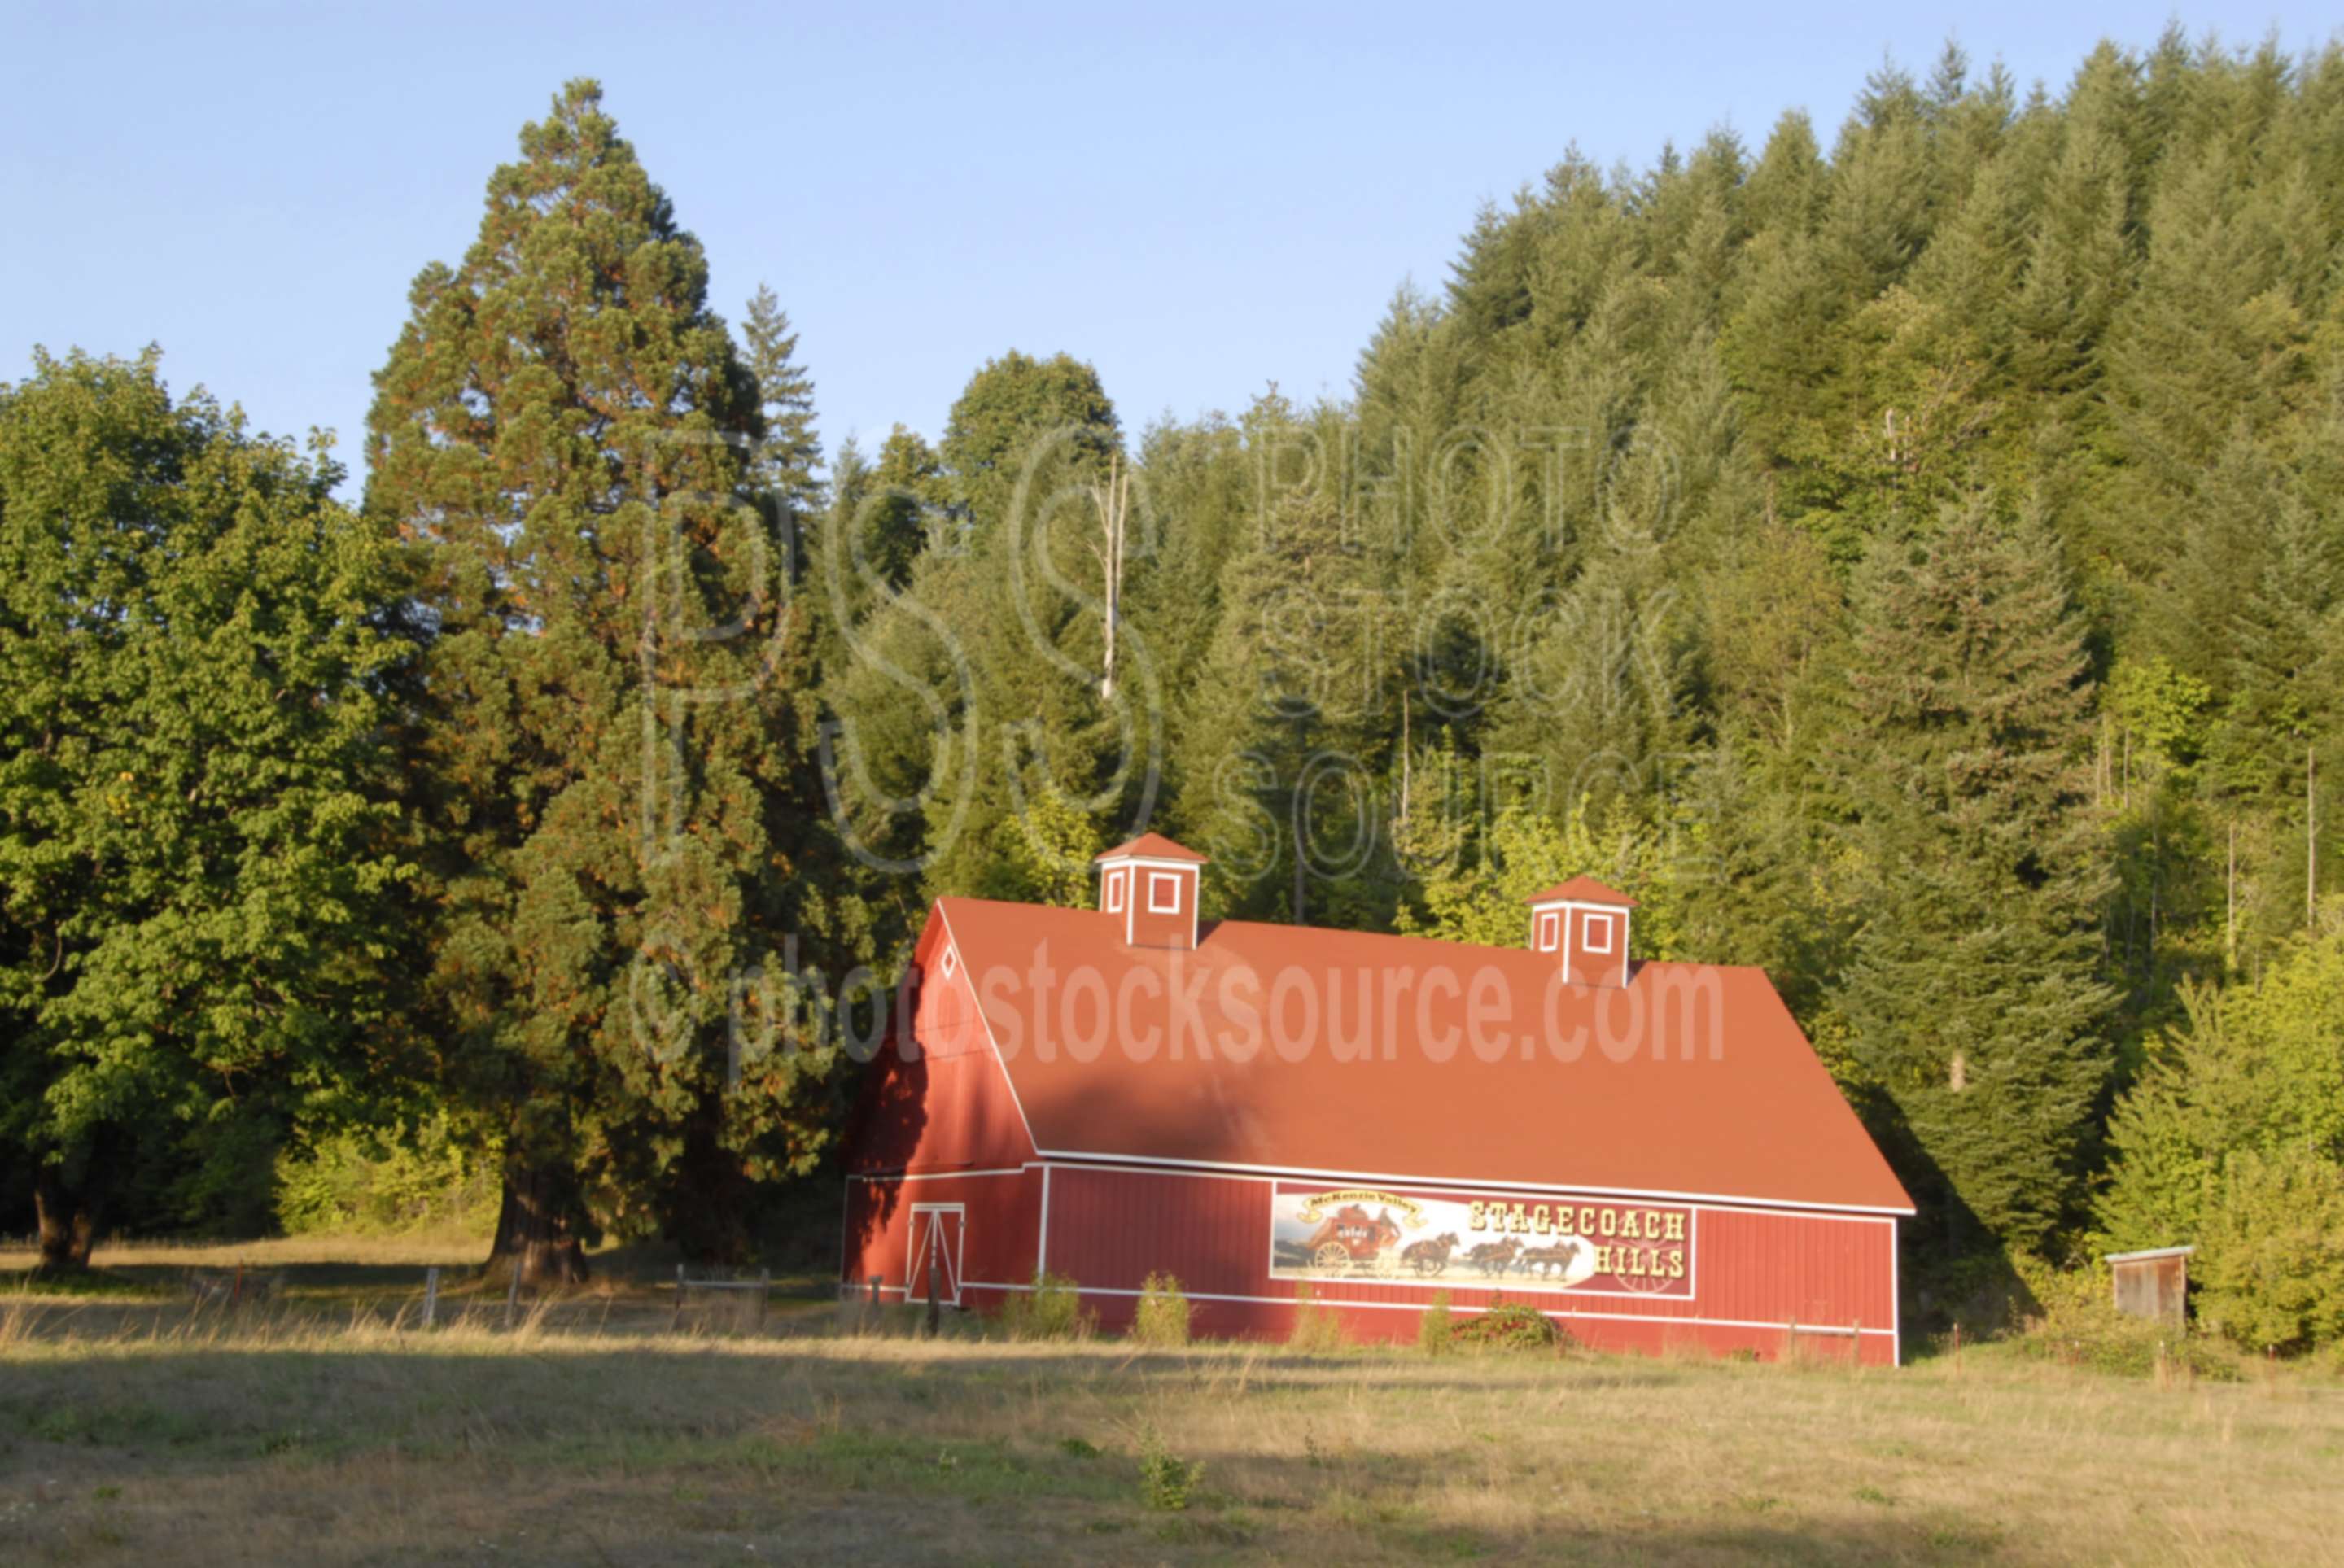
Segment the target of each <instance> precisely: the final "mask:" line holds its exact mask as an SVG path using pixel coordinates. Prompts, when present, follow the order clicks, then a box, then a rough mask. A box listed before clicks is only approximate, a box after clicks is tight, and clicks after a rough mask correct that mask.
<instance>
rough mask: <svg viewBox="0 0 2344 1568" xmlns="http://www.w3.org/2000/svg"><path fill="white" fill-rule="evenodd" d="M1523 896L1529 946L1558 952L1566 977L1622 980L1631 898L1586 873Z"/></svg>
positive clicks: (1585, 981) (1590, 981)
mask: <svg viewBox="0 0 2344 1568" xmlns="http://www.w3.org/2000/svg"><path fill="white" fill-rule="evenodd" d="M1529 902H1530V906H1531V950H1532V951H1534V952H1541V953H1555V954H1558V955H1560V957H1561V962H1562V976H1563V979H1564V980H1566V981H1568V982H1569V983H1570V984H1571V985H1604V986H1624V985H1626V984H1627V983H1628V978H1629V975H1630V974H1631V972H1632V971H1631V970H1630V969H1629V967H1628V922H1629V920H1631V919H1632V913H1633V911H1634V910H1635V908H1636V900H1633V899H1632V898H1630V897H1629V896H1628V895H1627V894H1625V893H1623V892H1621V891H1620V890H1618V889H1616V888H1607V887H1605V886H1604V885H1603V884H1602V883H1601V882H1599V881H1597V880H1596V879H1594V878H1592V877H1573V878H1571V880H1569V881H1567V882H1559V883H1557V884H1556V885H1555V886H1553V887H1551V888H1549V889H1548V890H1546V891H1545V892H1543V893H1537V894H1533V895H1532V896H1531V899H1530V900H1529Z"/></svg>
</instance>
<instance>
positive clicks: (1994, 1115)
mask: <svg viewBox="0 0 2344 1568" xmlns="http://www.w3.org/2000/svg"><path fill="white" fill-rule="evenodd" d="M2046 554H2047V544H2046V540H2045V539H2044V538H2043V536H2042V535H2041V533H2040V531H2039V530H2038V529H2036V528H2029V527H2026V526H2023V525H2022V526H2020V527H2017V528H2010V527H2005V526H2002V525H1998V524H1997V523H1996V522H1995V520H1994V519H1993V518H1992V517H1991V516H1990V515H1989V513H1988V511H1987V508H1985V505H1984V504H1983V503H1982V502H1977V501H1973V502H1972V503H1971V504H1970V505H1968V506H1966V507H1965V508H1961V509H1959V510H1956V511H1950V512H1949V513H1948V514H1947V515H1946V516H1945V518H1944V519H1943V520H1942V521H1941V522H1940V523H1939V524H1938V526H1937V527H1935V528H1933V529H1931V530H1930V531H1929V532H1928V533H1927V534H1926V535H1925V537H1924V538H1921V539H1919V540H1917V541H1913V542H1905V541H1883V542H1882V543H1881V544H1880V545H1878V546H1876V547H1874V551H1873V554H1872V556H1871V558H1869V559H1868V560H1867V562H1866V571H1865V574H1864V581H1863V584H1862V591H1861V596H1860V600H1859V612H1858V629H1857V646H1856V650H1855V662H1854V668H1853V671H1852V680H1853V683H1854V690H1853V698H1852V701H1853V709H1854V725H1853V727H1852V729H1851V731H1850V733H1849V735H1848V737H1847V739H1848V742H1849V744H1848V748H1847V751H1846V756H1845V763H1844V771H1845V776H1846V779H1847V789H1848V793H1849V796H1850V798H1851V799H1852V801H1853V803H1854V808H1855V810H1856V812H1857V814H1858V815H1857V826H1856V829H1855V845H1856V848H1857V849H1858V850H1859V852H1860V854H1861V856H1862V858H1863V863H1864V880H1865V883H1866V887H1867V890H1868V893H1869V898H1868V900H1867V902H1866V917H1865V920H1864V927H1863V930H1862V931H1861V933H1860V935H1859V936H1858V937H1857V939H1856V946H1855V956H1854V963H1853V965H1852V967H1851V970H1850V972H1849V973H1848V975H1847V978H1846V982H1845V989H1844V996H1843V997H1842V1000H1841V1007H1842V1009H1843V1010H1844V1014H1845V1016H1846V1018H1847V1020H1848V1024H1849V1027H1850V1030H1851V1031H1852V1036H1853V1049H1854V1052H1855V1055H1856V1058H1857V1060H1858V1061H1859V1062H1860V1063H1861V1065H1862V1068H1863V1070H1864V1073H1865V1075H1866V1076H1867V1078H1868V1079H1869V1081H1871V1082H1872V1083H1873V1084H1874V1085H1876V1086H1877V1088H1878V1090H1879V1091H1880V1092H1881V1094H1882V1096H1883V1097H1884V1102H1885V1104H1884V1107H1883V1108H1882V1109H1883V1112H1884V1118H1885V1120H1887V1121H1888V1122H1889V1123H1890V1125H1889V1126H1888V1127H1887V1128H1886V1129H1885V1131H1887V1133H1888V1139H1887V1141H1888V1144H1889V1147H1890V1149H1891V1152H1892V1157H1895V1158H1898V1159H1900V1161H1901V1163H1902V1165H1903V1168H1904V1176H1905V1180H1906V1185H1907V1188H1908V1189H1909V1190H1910V1191H1913V1192H1914V1193H1915V1196H1916V1197H1918V1198H1920V1199H1921V1200H1922V1201H1924V1202H1925V1204H1927V1205H1928V1209H1929V1211H1930V1215H1929V1221H1930V1222H1931V1223H1932V1224H1933V1225H1934V1227H1935V1231H1936V1234H1937V1235H1938V1237H1939V1238H1940V1239H1941V1240H1942V1241H1945V1243H1947V1244H1949V1245H1951V1246H1953V1247H1955V1248H1957V1249H1958V1248H1963V1247H1968V1246H1975V1245H1976V1244H1979V1243H1980V1242H1983V1241H1996V1242H2000V1243H2002V1244H2005V1245H2007V1246H2010V1247H2015V1248H2023V1249H2037V1248H2041V1247H2042V1246H2044V1245H2045V1243H2046V1241H2048V1239H2049V1238H2050V1237H2051V1236H2052V1235H2053V1234H2054V1232H2055V1231H2056V1229H2057V1227H2058V1226H2059V1225H2060V1224H2061V1223H2062V1222H2063V1221H2065V1220H2066V1218H2067V1217H2068V1216H2069V1214H2070V1212H2071V1209H2072V1206H2073V1204H2074V1203H2075V1201H2076V1198H2077V1196H2078V1194H2079V1191H2080V1181H2081V1179H2082V1175H2083V1171H2082V1166H2081V1156H2082V1155H2083V1153H2084V1151H2085V1148H2086V1143H2087V1142H2088V1141H2089V1137H2090V1127H2091V1121H2092V1117H2093V1114H2094V1108H2095V1105H2096V1101H2097V1099H2098V1097H2099V1095H2100V1093H2101V1092H2102V1091H2103V1089H2104V1087H2105V1086H2106V1083H2107V1074H2108V1064H2109V1049H2108V1045H2107V1041H2106V1040H2105V1039H2103V1037H2102V1035H2101V1032H2100V1030H2101V1028H2102V1024H2103V1021H2104V1019H2105V1017H2106V1014H2107V1010H2108V1008H2109V1005H2110V1002H2111V1000H2112V998H2111V996H2110V994H2109V991H2108V990H2107V987H2106V986H2105V985H2104V984H2103V983H2102V982H2101V980H2100V979H2099V977H2098V972H2097V970H2098V951H2097V950H2098V936H2097V930H2096V927H2097V924H2098V920H2099V906H2100V901H2101V900H2102V898H2103V896H2104V895H2105V893H2106V890H2107V879H2106V873H2105V870H2104V869H2103V868H2104V860H2103V859H2102V857H2101V853H2100V847H2099V845H2098V843H2097V841H2096V839H2097V826H2096V822H2095V820H2094V819H2093V817H2092V814H2091V812H2090V810H2089V809H2088V804H2089V802H2088V796H2087V793H2086V781H2085V774H2084V770H2083V768H2082V766H2081V759H2082V756H2083V747H2084V743H2085V740H2086V734H2087V729H2086V715H2087V714H2088V711H2089V706H2090V702H2091V690H2090V686H2089V683H2088V681H2087V679H2086V673H2085V672H2086V661H2085V658H2084V648H2083V639H2082V635H2081V631H2080V629H2079V628H2078V626H2077V624H2076V620H2075V618H2074V616H2073V614H2072V612H2071V611H2070V609H2069V607H2068V604H2067V601H2066V590H2065V588H2064V587H2063V585H2062V583H2061V581H2060V578H2059V577H2058V575H2057V574H2056V572H2052V571H2047V570H2046V569H2045V564H2044V563H2045V560H2046Z"/></svg>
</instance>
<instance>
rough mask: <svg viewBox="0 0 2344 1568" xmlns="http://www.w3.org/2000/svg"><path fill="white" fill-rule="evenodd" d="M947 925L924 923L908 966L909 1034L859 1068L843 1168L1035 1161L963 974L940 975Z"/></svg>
mask: <svg viewBox="0 0 2344 1568" xmlns="http://www.w3.org/2000/svg"><path fill="white" fill-rule="evenodd" d="M948 946H949V941H948V937H947V933H946V931H945V926H944V922H943V921H942V920H937V919H935V918H934V917H933V916H931V917H930V919H929V921H928V926H927V929H926V930H924V931H923V932H922V933H921V935H920V941H919V945H918V947H917V948H916V949H915V950H914V964H915V966H916V968H917V970H918V972H919V974H920V976H921V980H920V985H919V990H918V997H917V1002H916V1006H915V1009H914V1012H913V1017H912V1031H911V1036H910V1038H909V1039H907V1040H889V1041H888V1042H887V1043H886V1044H885V1045H884V1046H882V1047H881V1048H880V1051H879V1054H878V1056H877V1057H876V1058H874V1060H872V1062H871V1064H870V1065H869V1066H868V1067H867V1068H865V1069H864V1074H865V1076H864V1082H863V1088H862V1091H861V1094H860V1096H859V1098H858V1100H857V1101H856V1104H855V1108H854V1121H853V1125H852V1126H851V1127H850V1129H849V1131H848V1133H847V1140H846V1141H847V1147H848V1149H849V1150H850V1151H852V1152H851V1154H850V1157H849V1167H848V1168H849V1169H850V1170H854V1171H865V1172H871V1173H882V1172H893V1171H993V1170H1015V1169H1016V1168H1017V1167H1018V1166H1019V1165H1021V1164H1023V1163H1024V1162H1025V1161H1027V1160H1030V1159H1032V1158H1033V1156H1034V1141H1033V1139H1032V1137H1031V1136H1029V1135H1028V1134H1027V1132H1026V1130H1025V1113H1024V1112H1023V1111H1020V1110H1019V1109H1018V1107H1017V1099H1016V1093H1015V1091H1014V1090H1013V1089H1011V1087H1010V1084H1009V1075H1008V1074H1007V1073H1006V1072H1005V1071H1004V1070H1003V1069H1002V1066H1001V1060H1000V1058H999V1057H997V1056H996V1055H995V1053H994V1050H993V1045H992V1041H991V1040H989V1039H988V1038H987V1036H986V1034H985V1024H984V1020H983V1019H982V1017H981V1016H980V1015H979V1013H978V1011H977V1006H976V996H975V991H974V990H972V989H971V986H970V983H969V978H968V971H967V970H965V969H962V968H960V967H959V966H958V965H957V964H954V965H952V966H950V967H951V970H952V972H950V973H949V974H948V973H946V972H945V970H946V967H947V966H946V964H945V953H946V950H947V948H948Z"/></svg>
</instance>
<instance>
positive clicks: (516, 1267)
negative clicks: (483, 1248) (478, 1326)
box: [505, 1258, 520, 1328]
mask: <svg viewBox="0 0 2344 1568" xmlns="http://www.w3.org/2000/svg"><path fill="white" fill-rule="evenodd" d="M519 1311H520V1259H519V1258H515V1259H514V1260H513V1266H512V1283H510V1284H509V1285H507V1286H506V1287H505V1327H507V1328H510V1327H512V1326H513V1314H514V1313H515V1312H519Z"/></svg>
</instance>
